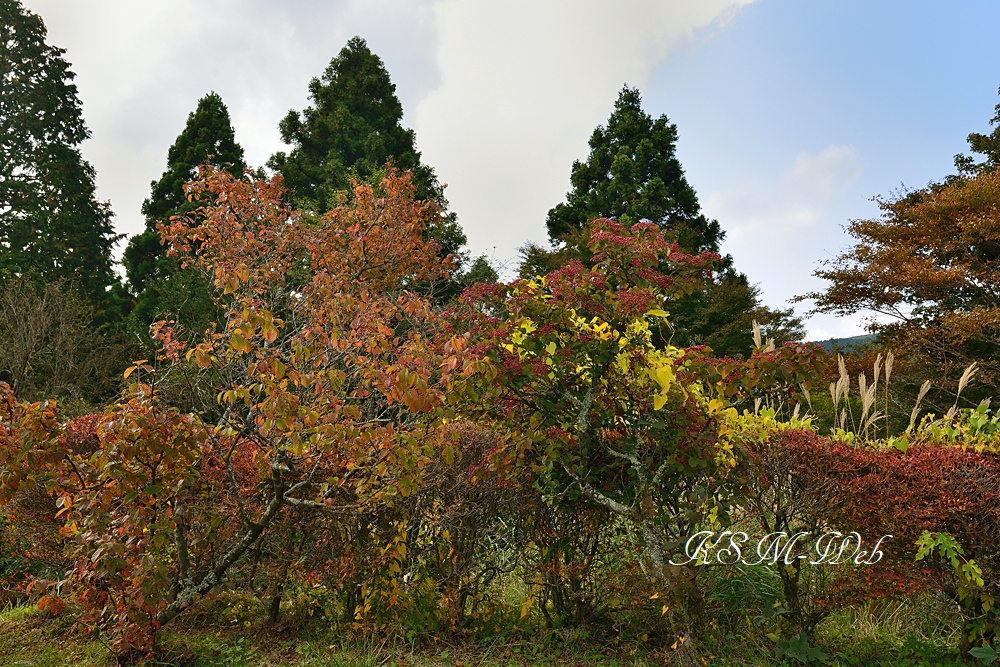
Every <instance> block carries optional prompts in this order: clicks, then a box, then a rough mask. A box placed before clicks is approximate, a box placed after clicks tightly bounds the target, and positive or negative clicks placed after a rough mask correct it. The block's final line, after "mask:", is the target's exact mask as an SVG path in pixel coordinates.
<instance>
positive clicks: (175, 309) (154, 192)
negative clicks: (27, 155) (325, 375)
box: [123, 92, 247, 333]
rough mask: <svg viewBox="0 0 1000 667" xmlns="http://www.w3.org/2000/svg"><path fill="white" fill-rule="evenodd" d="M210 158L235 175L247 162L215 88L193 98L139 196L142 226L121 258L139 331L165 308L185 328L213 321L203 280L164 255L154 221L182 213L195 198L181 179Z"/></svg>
mask: <svg viewBox="0 0 1000 667" xmlns="http://www.w3.org/2000/svg"><path fill="white" fill-rule="evenodd" d="M203 164H213V165H216V166H219V167H221V168H223V169H226V170H227V171H229V172H230V173H232V174H233V175H235V176H242V175H243V171H244V169H246V168H247V165H246V163H245V162H244V159H243V148H242V147H241V146H240V145H239V144H238V143H237V142H236V135H235V132H234V131H233V126H232V123H231V121H230V118H229V110H228V109H227V108H226V105H225V103H223V101H222V97H220V96H219V95H218V94H217V93H215V92H212V93H209V94H208V95H205V96H204V97H202V98H201V99H200V100H199V101H198V107H197V108H196V109H195V110H194V111H193V112H191V113H190V114H189V115H188V119H187V123H186V125H185V126H184V130H183V131H182V132H181V133H180V134H179V135H178V137H177V139H176V141H174V144H173V145H172V146H171V147H170V150H169V151H168V152H167V169H166V171H164V172H163V175H162V176H161V177H160V179H159V180H158V181H152V182H151V183H150V188H151V193H150V197H149V199H147V200H146V201H145V202H143V205H142V212H143V214H144V215H145V216H146V230H145V231H144V232H143V233H142V234H139V235H137V236H134V237H133V238H132V239H130V240H129V244H128V246H127V247H126V249H125V254H124V257H123V263H124V265H125V270H126V275H127V276H128V282H129V286H130V287H131V289H132V291H133V293H134V294H135V295H136V305H135V308H134V310H133V312H132V320H133V323H134V325H135V328H136V329H137V330H138V332H139V333H143V332H145V331H146V328H147V327H148V326H149V324H150V323H152V322H153V321H155V320H157V319H159V318H161V317H164V316H166V315H167V314H168V313H169V314H170V315H171V317H173V318H174V319H177V320H178V321H179V322H181V324H183V325H185V326H186V327H188V328H194V329H196V330H201V329H203V328H204V327H205V326H207V325H208V323H209V322H210V321H212V318H213V316H214V315H215V311H214V307H213V306H212V305H211V299H210V298H209V296H208V289H209V288H208V285H207V284H205V283H204V281H202V280H201V279H200V278H199V277H198V276H197V275H196V274H195V273H194V272H193V271H187V270H182V269H181V268H180V265H179V264H178V263H177V261H176V260H174V259H172V258H170V257H167V256H166V251H165V248H164V247H163V246H162V245H161V243H160V235H159V233H158V232H157V231H156V224H157V223H158V222H165V221H167V220H169V218H170V217H171V216H173V215H183V214H185V213H188V212H189V211H191V210H193V209H195V208H197V207H198V206H199V205H200V202H197V201H188V199H187V196H186V195H185V194H184V185H185V183H187V182H188V181H190V180H191V179H192V178H194V177H195V176H196V175H197V170H198V167H199V166H200V165H203Z"/></svg>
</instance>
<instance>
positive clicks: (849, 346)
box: [810, 334, 875, 352]
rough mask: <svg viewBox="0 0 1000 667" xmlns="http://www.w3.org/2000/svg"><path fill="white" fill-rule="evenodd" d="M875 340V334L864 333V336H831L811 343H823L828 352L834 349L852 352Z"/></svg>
mask: <svg viewBox="0 0 1000 667" xmlns="http://www.w3.org/2000/svg"><path fill="white" fill-rule="evenodd" d="M873 340H875V334H864V335H862V336H851V337H850V338H831V339H830V340H814V341H810V342H811V343H816V344H817V345H822V346H823V349H824V350H826V351H827V352H833V351H834V350H839V351H841V352H850V351H852V350H854V348H857V347H861V346H862V345H864V344H866V343H869V342H871V341H873Z"/></svg>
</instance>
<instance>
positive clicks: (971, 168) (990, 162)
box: [955, 104, 1000, 175]
mask: <svg viewBox="0 0 1000 667" xmlns="http://www.w3.org/2000/svg"><path fill="white" fill-rule="evenodd" d="M995 111H996V114H994V116H993V118H991V119H990V125H998V123H1000V104H998V105H997V106H996V107H995ZM968 142H969V149H970V150H971V151H972V152H973V153H979V154H980V155H982V156H984V157H985V158H986V159H985V160H983V161H982V162H976V161H975V158H973V157H972V156H970V155H962V154H959V155H956V156H955V166H956V167H957V168H958V170H959V172H961V173H962V174H966V175H970V174H975V173H979V172H983V171H993V170H994V169H996V168H997V167H1000V126H998V127H996V128H995V129H994V130H993V131H992V132H990V133H989V134H981V133H979V132H972V133H971V134H969V137H968Z"/></svg>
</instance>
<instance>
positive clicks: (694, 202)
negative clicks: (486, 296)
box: [520, 87, 804, 356]
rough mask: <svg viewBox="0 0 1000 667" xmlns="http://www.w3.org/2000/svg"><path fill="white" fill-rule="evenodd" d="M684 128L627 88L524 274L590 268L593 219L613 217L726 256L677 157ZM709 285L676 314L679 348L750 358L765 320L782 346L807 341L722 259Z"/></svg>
mask: <svg viewBox="0 0 1000 667" xmlns="http://www.w3.org/2000/svg"><path fill="white" fill-rule="evenodd" d="M676 144H677V126H676V125H674V124H673V123H671V122H670V121H669V120H668V119H667V117H666V116H665V115H664V116H660V117H659V118H657V119H655V120H654V119H653V118H652V117H651V116H650V115H649V114H647V113H646V112H645V111H643V109H642V100H641V97H640V95H639V91H638V90H636V89H634V88H628V87H624V88H623V89H622V91H621V92H620V93H619V96H618V100H617V101H616V102H615V108H614V111H613V112H612V114H611V117H610V118H609V119H608V123H607V125H606V126H598V127H597V129H595V130H594V133H593V134H592V135H591V137H590V155H589V157H588V158H587V160H586V161H584V162H580V161H576V162H574V163H573V168H572V172H571V176H570V181H571V183H572V185H573V189H572V190H571V191H570V192H569V193H568V194H567V195H566V201H565V202H563V203H561V204H558V205H556V206H555V207H554V208H552V209H551V210H549V213H548V218H547V220H546V226H547V228H548V233H549V240H550V242H551V244H552V246H551V248H549V249H546V248H543V247H541V246H538V245H534V244H528V245H527V246H525V247H524V248H522V249H521V260H522V261H521V266H520V275H521V276H522V277H524V278H531V277H533V276H536V275H544V274H546V273H548V272H549V271H552V270H554V269H556V268H558V267H560V266H563V265H565V264H566V263H568V262H570V261H572V260H574V259H576V260H580V261H582V262H584V263H589V262H590V260H591V253H590V250H589V248H588V243H589V238H588V237H587V233H586V232H585V231H584V230H585V226H586V225H587V223H589V222H590V221H591V220H594V219H597V218H609V219H614V220H617V221H619V222H620V223H622V224H624V225H626V226H630V225H632V224H635V223H638V222H652V223H653V224H655V225H656V226H657V227H659V228H660V229H663V230H665V231H668V232H669V233H670V234H671V235H672V236H673V237H674V238H675V239H677V241H678V243H679V245H680V247H681V248H682V249H683V250H684V251H685V252H691V253H700V252H703V251H707V252H714V253H717V252H718V251H719V244H720V243H721V242H722V240H723V239H724V238H725V232H723V231H722V229H721V227H720V225H719V223H718V221H716V220H709V219H708V218H707V217H706V216H705V215H704V214H703V213H702V211H701V205H700V204H699V202H698V196H697V194H696V193H695V191H694V188H692V187H691V185H690V184H689V183H688V181H687V179H686V178H685V176H684V170H683V168H682V167H681V163H680V160H678V158H677V151H676ZM715 268H716V274H715V276H714V279H713V281H712V282H711V283H709V284H707V285H706V287H705V288H704V289H701V290H698V291H695V292H692V293H690V294H688V295H687V297H686V298H684V299H682V300H679V301H678V302H676V303H675V304H674V307H673V309H672V310H671V323H672V326H673V332H672V342H673V343H674V344H676V345H680V346H682V347H683V346H688V345H695V344H707V345H709V346H710V347H712V348H713V349H714V350H715V351H716V353H718V354H720V355H726V354H740V355H744V356H748V355H749V354H750V352H751V349H752V344H751V339H750V329H751V326H752V322H753V321H757V322H759V323H760V324H761V325H762V326H763V327H764V328H765V330H767V332H768V335H770V336H771V337H773V338H775V339H776V340H777V341H778V342H784V341H786V340H795V339H798V338H800V337H801V336H802V335H803V334H804V332H803V331H802V323H801V320H799V319H798V318H795V317H794V316H793V315H792V311H791V310H790V309H788V310H777V311H775V310H771V309H769V308H767V307H765V306H763V305H761V303H760V301H759V298H758V295H759V291H758V290H757V289H756V288H755V287H754V286H752V285H751V284H750V282H749V281H748V280H747V278H746V276H745V275H743V274H741V273H738V272H737V271H735V270H734V269H733V268H732V258H731V257H729V256H726V257H723V258H721V261H720V262H719V263H718V264H717V265H716V267H715Z"/></svg>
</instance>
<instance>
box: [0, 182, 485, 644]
mask: <svg viewBox="0 0 1000 667" xmlns="http://www.w3.org/2000/svg"><path fill="white" fill-rule="evenodd" d="M192 194H193V195H194V196H196V197H198V198H201V199H202V200H203V201H210V202H212V205H211V206H207V207H205V208H203V209H202V210H200V211H199V212H198V213H197V216H196V217H188V218H182V219H177V220H175V221H174V222H173V223H172V224H171V226H170V227H169V228H164V229H163V232H164V234H165V236H166V237H167V238H168V239H169V240H170V242H171V243H172V251H173V252H178V253H181V256H182V261H183V262H189V263H190V264H191V265H192V266H193V267H195V268H197V269H199V270H201V271H204V272H205V273H206V274H208V275H210V276H212V277H213V280H214V283H215V286H216V288H217V289H218V290H219V292H220V293H222V294H224V295H225V297H226V301H225V302H224V304H222V305H223V306H224V308H225V312H226V314H227V321H226V323H225V326H224V327H223V328H222V330H221V331H219V332H216V333H211V334H206V338H205V339H203V340H202V341H201V342H199V343H198V344H197V345H195V346H193V347H188V348H187V352H186V353H184V350H185V347H186V344H185V343H184V342H181V341H179V340H178V339H177V338H176V337H175V330H174V329H172V328H171V327H169V326H165V325H164V324H163V323H160V324H159V325H158V326H157V327H156V331H155V337H156V339H157V340H158V341H159V342H160V344H161V346H162V352H161V354H160V359H159V364H161V368H160V369H158V370H154V368H153V367H152V366H148V365H145V364H144V363H143V362H140V363H139V364H137V365H136V366H134V367H132V369H130V371H129V373H127V375H129V374H132V375H133V379H135V377H139V378H140V379H139V381H138V382H137V384H135V385H133V388H132V390H131V393H130V394H129V395H127V396H126V397H125V398H124V399H123V401H122V402H121V403H120V404H119V405H117V406H116V407H114V408H113V409H111V410H110V411H109V412H108V413H107V414H105V415H103V416H102V417H101V426H100V427H99V433H100V436H101V437H100V440H101V444H100V447H99V449H98V450H97V451H96V452H95V453H93V454H90V455H89V456H86V457H84V456H83V455H80V454H76V453H73V452H69V451H67V448H66V446H65V437H64V434H63V430H62V427H61V426H60V425H59V423H58V421H56V419H55V413H54V408H53V406H52V404H50V403H46V404H34V405H31V406H26V405H16V404H15V403H14V402H13V399H12V398H11V399H10V400H9V402H8V407H7V415H5V416H4V419H2V420H0V422H2V423H3V424H5V425H9V426H8V427H7V429H6V432H4V433H3V434H2V436H3V437H0V442H2V444H3V447H2V448H0V449H2V451H3V452H4V454H5V456H6V457H7V458H6V459H5V461H4V464H5V471H6V472H5V473H4V475H3V477H2V480H0V482H2V488H3V489H4V490H5V491H6V492H7V493H9V494H13V493H16V492H17V491H19V490H21V489H22V488H25V487H26V486H32V485H33V484H34V483H35V482H38V481H43V482H45V483H47V484H48V486H49V488H50V490H51V491H53V492H54V493H57V494H58V496H59V499H60V504H61V507H62V508H63V509H64V510H66V511H65V512H63V513H62V514H61V516H63V517H64V519H65V522H66V525H65V529H64V532H65V534H66V535H67V536H69V537H71V538H73V539H74V540H75V541H74V542H73V544H74V545H75V546H71V553H72V554H73V555H74V557H75V559H76V562H77V566H76V568H75V569H74V572H73V573H72V575H71V581H70V583H71V584H72V588H73V595H74V598H75V599H76V600H78V601H79V602H81V603H82V604H84V605H85V607H86V608H87V610H88V612H87V615H86V616H85V619H87V620H90V621H92V622H95V623H98V624H99V625H101V626H103V627H107V628H109V629H113V630H115V631H116V633H117V636H118V642H119V645H120V646H123V647H125V646H137V647H140V648H148V647H149V646H150V644H149V642H150V640H151V638H152V637H153V636H154V633H155V631H156V630H157V629H158V627H159V626H161V625H163V624H165V623H167V622H169V621H171V620H172V619H173V618H175V617H176V616H177V615H178V614H180V613H181V612H183V611H184V610H185V609H187V608H188V607H190V606H191V605H193V604H194V603H195V602H196V601H197V600H198V599H199V598H200V597H202V596H203V595H205V594H206V593H208V592H209V591H211V590H212V589H213V588H215V587H216V586H217V585H219V584H220V583H221V582H222V581H223V579H224V577H225V576H226V575H227V572H229V571H230V569H231V568H233V567H234V566H236V565H237V563H238V562H240V561H241V560H244V559H245V558H247V557H249V555H250V553H251V552H252V550H253V548H254V545H255V544H257V543H258V540H259V539H260V538H261V537H262V536H263V535H264V534H265V532H266V531H268V529H269V528H271V526H272V522H275V520H276V517H278V516H279V514H281V512H282V510H283V509H284V508H286V507H291V508H294V509H303V510H309V511H310V512H313V513H315V512H325V513H331V514H333V515H339V514H343V513H345V512H346V513H352V512H355V511H358V510H362V509H365V508H372V507H375V506H377V505H379V504H380V503H384V504H385V505H387V506H392V505H393V504H394V503H396V502H398V499H400V498H406V497H407V496H409V495H411V494H412V493H413V492H414V491H415V490H416V489H417V488H418V486H419V476H420V471H421V470H422V469H423V468H424V466H425V465H426V463H427V462H428V461H429V460H430V458H429V457H430V455H431V454H432V452H433V451H434V441H433V437H432V436H433V431H430V432H429V433H428V431H427V429H426V425H425V424H426V421H427V420H425V419H422V418H419V415H421V414H423V413H430V415H429V416H428V419H430V420H432V421H433V420H434V419H441V418H442V417H444V416H446V414H447V412H446V410H445V409H446V407H447V405H448V403H449V401H453V400H455V399H456V398H457V397H458V396H459V395H460V392H458V391H457V385H458V384H461V382H462V376H463V374H466V375H467V374H469V373H471V372H472V371H473V370H474V369H475V367H474V366H467V365H466V362H464V361H462V358H463V357H462V350H463V348H464V346H465V343H464V342H463V339H462V338H460V337H455V338H454V339H453V340H447V341H443V344H444V350H445V351H444V354H435V353H434V352H433V351H432V350H430V349H429V348H428V343H427V341H428V340H429V336H428V335H427V333H428V327H432V328H433V315H432V313H431V312H430V310H429V309H428V306H427V303H426V301H425V300H423V299H422V298H421V297H419V296H418V295H416V294H414V293H413V292H411V291H409V290H408V286H409V285H413V284H415V283H417V282H419V281H420V280H422V279H424V278H425V277H427V276H429V275H433V274H435V273H436V272H442V271H444V270H446V269H447V264H446V263H443V262H442V261H441V260H440V259H439V258H438V256H437V246H436V244H434V243H433V242H429V241H425V240H424V239H423V231H424V228H425V225H426V224H428V223H433V222H434V221H435V220H436V219H437V214H436V210H435V209H434V207H433V205H432V204H430V203H419V202H415V201H413V199H412V197H413V188H412V186H411V185H410V183H409V179H408V178H407V177H400V176H396V175H395V174H390V176H389V177H388V178H387V179H386V180H384V181H383V182H382V184H381V185H380V186H379V189H378V190H376V189H375V188H373V187H372V186H358V187H357V189H356V197H355V200H354V202H353V203H352V205H351V206H349V207H347V206H345V207H339V208H337V209H334V210H333V211H331V212H330V213H329V214H328V215H327V216H326V217H325V218H324V220H323V221H322V222H321V224H318V225H317V224H309V225H305V224H303V223H302V222H301V220H300V218H298V216H295V215H292V214H291V212H290V211H289V210H288V209H287V208H286V207H285V206H284V205H283V204H282V203H281V196H282V191H281V189H280V187H279V186H278V184H277V182H257V183H251V182H249V181H246V180H237V179H234V178H233V177H232V176H231V175H229V174H228V173H226V172H224V171H213V172H210V173H208V174H207V175H206V177H205V179H204V180H203V181H201V182H199V183H198V184H196V185H195V186H193V188H192ZM195 248H197V254H195V255H193V256H192V255H189V254H186V253H190V252H192V251H193V250H194V249H195ZM303 262H306V263H307V264H306V266H308V268H309V271H310V274H311V276H312V277H311V280H309V281H307V283H306V284H304V285H297V286H296V289H297V290H298V291H297V292H295V293H292V292H291V291H290V290H289V288H288V287H287V286H286V283H285V281H286V279H287V275H288V272H289V270H290V269H291V268H292V267H294V266H300V265H301V264H302V263H303ZM469 363H471V362H469ZM187 366H194V367H197V368H201V369H204V370H213V371H214V373H209V374H207V375H205V376H204V377H206V378H212V379H218V378H222V382H223V383H224V384H223V385H222V387H221V389H222V390H221V391H220V392H219V394H218V400H219V402H220V404H222V406H223V407H224V413H223V414H222V416H221V418H220V419H219V421H218V423H217V424H216V425H214V426H209V425H205V424H203V423H202V422H201V420H200V419H198V418H197V416H193V415H185V414H182V413H180V412H178V411H177V410H176V409H170V408H166V407H162V406H160V405H158V402H157V398H156V382H157V380H158V378H159V377H162V376H169V375H170V374H171V373H172V372H173V371H174V369H179V368H184V367H187ZM449 389H450V390H451V391H450V393H446V392H447V391H448V390H449ZM435 411H436V412H435ZM407 415H410V416H407ZM212 470H215V471H218V472H216V473H213V474H209V473H210V472H211V471H212ZM340 490H343V492H344V493H346V495H347V496H349V497H350V498H351V499H352V502H351V504H350V505H348V506H346V507H336V506H334V505H333V502H332V500H333V498H338V499H339V497H340V496H342V495H343V493H341V494H339V495H338V491H340ZM404 546H405V545H404ZM403 553H405V552H404V551H401V552H400V554H403ZM397 567H398V566H397ZM397 571H398V570H397ZM362 603H363V604H362V607H363V608H364V607H365V604H367V603H364V601H362Z"/></svg>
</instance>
